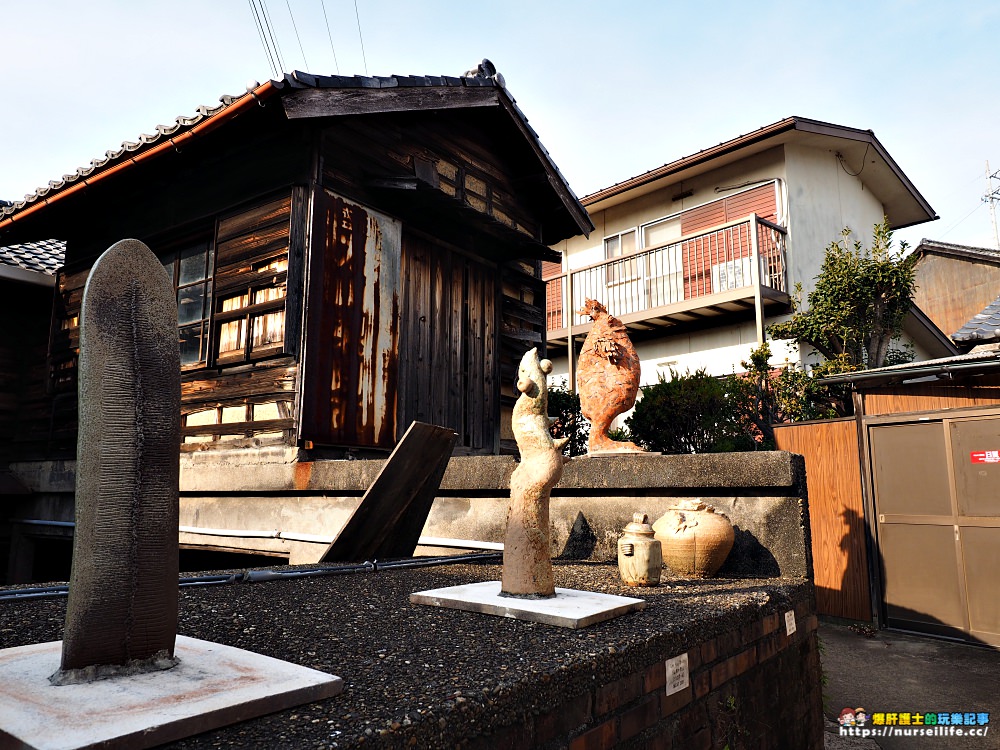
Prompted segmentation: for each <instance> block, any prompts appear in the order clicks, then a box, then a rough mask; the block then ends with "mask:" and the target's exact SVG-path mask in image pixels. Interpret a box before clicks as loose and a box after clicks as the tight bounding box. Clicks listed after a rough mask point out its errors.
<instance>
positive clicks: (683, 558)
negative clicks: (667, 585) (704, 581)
mask: <svg viewBox="0 0 1000 750" xmlns="http://www.w3.org/2000/svg"><path fill="white" fill-rule="evenodd" d="M653 532H654V533H655V535H656V538H657V539H659V540H660V542H661V543H662V545H663V561H664V562H665V563H666V564H667V567H669V568H670V570H671V571H673V572H674V573H675V574H676V575H679V576H688V577H691V578H710V577H712V576H714V575H715V573H716V571H718V569H719V568H721V567H722V564H723V563H724V562H725V561H726V558H727V557H728V556H729V551H730V550H731V549H732V548H733V541H734V540H735V539H736V533H735V531H734V530H733V524H732V523H731V522H730V521H729V517H728V516H727V515H726V514H725V513H720V512H719V511H717V510H716V509H715V508H714V507H712V506H711V505H706V504H705V503H703V502H701V500H681V501H680V502H678V503H677V504H676V505H674V506H673V507H672V508H670V509H669V510H668V511H667V512H666V513H664V514H663V516H662V517H661V518H659V519H657V521H656V523H654V524H653Z"/></svg>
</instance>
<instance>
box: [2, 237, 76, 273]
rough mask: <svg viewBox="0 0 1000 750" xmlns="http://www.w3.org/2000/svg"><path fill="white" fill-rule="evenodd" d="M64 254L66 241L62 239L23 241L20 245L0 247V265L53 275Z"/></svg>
mask: <svg viewBox="0 0 1000 750" xmlns="http://www.w3.org/2000/svg"><path fill="white" fill-rule="evenodd" d="M65 255H66V243H65V242H63V241H62V240H41V241H40V242H25V243H23V244H21V245H8V246H7V247H0V265H5V266H14V267H15V268H23V269H24V270H25V271H37V272H39V273H44V274H48V275H49V276H54V275H55V273H56V271H57V270H58V269H59V267H60V266H62V264H63V258H64V257H65Z"/></svg>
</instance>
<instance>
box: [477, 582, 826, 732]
mask: <svg viewBox="0 0 1000 750" xmlns="http://www.w3.org/2000/svg"><path fill="white" fill-rule="evenodd" d="M786 611H787V610H786ZM791 611H793V612H794V613H795V624H796V630H795V632H794V633H792V634H791V635H788V634H786V625H785V618H784V612H783V611H772V612H769V613H767V614H762V615H761V617H759V618H757V619H756V620H755V621H753V622H751V623H749V624H744V625H742V626H740V627H732V628H730V629H728V630H725V631H724V632H722V633H720V634H718V635H715V636H714V637H711V638H707V639H705V640H702V641H700V642H697V643H694V644H692V645H690V646H689V647H688V648H687V650H686V651H683V652H681V653H686V654H687V659H688V670H689V684H688V685H687V687H685V688H683V689H681V690H679V691H677V692H674V693H673V694H670V695H668V694H667V688H666V684H667V667H666V661H667V659H671V658H673V657H676V656H679V655H680V654H678V653H663V654H661V656H660V658H658V659H656V660H655V661H653V662H652V663H648V664H642V665H637V666H636V668H635V669H634V670H632V671H630V672H629V673H628V674H626V675H625V676H623V677H619V678H617V679H614V680H612V681H607V682H600V680H599V678H598V679H597V680H595V681H596V682H597V683H598V684H596V685H595V686H594V687H593V688H592V689H590V690H587V691H585V692H582V693H578V694H576V695H573V696H572V697H568V698H566V699H565V700H564V701H563V702H561V703H558V704H557V705H553V706H549V707H547V708H546V709H545V710H543V711H541V712H538V713H534V714H528V715H525V716H523V717H522V721H520V722H519V723H517V724H515V725H511V726H507V727H503V728H501V729H499V730H498V731H496V732H493V733H490V734H487V735H481V736H480V737H477V738H475V739H474V740H472V741H471V742H470V743H469V744H462V747H467V748H474V749H475V750H487V748H489V749H490V750H495V749H501V748H506V749H509V750H521V749H522V748H525V749H526V748H545V749H546V750H550V749H551V750H555V748H568V749H569V750H610V749H611V748H621V749H622V750H625V749H628V748H635V749H637V750H638V749H639V748H650V749H651V750H677V749H680V748H684V750H709V749H710V748H725V747H727V746H728V748H729V749H730V750H739V749H740V748H754V750H765V749H768V748H789V747H794V748H820V749H821V748H822V747H823V715H822V710H823V706H822V694H821V682H820V674H821V673H820V658H819V650H818V642H817V634H816V627H817V620H816V614H815V607H814V605H813V602H812V597H811V596H810V597H808V598H806V599H804V600H802V601H799V602H798V603H797V604H795V605H794V608H793V609H792V610H791Z"/></svg>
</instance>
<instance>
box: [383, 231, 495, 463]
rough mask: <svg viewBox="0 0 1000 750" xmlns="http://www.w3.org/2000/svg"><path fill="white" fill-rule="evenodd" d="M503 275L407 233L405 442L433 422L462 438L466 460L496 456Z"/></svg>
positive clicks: (402, 347)
mask: <svg viewBox="0 0 1000 750" xmlns="http://www.w3.org/2000/svg"><path fill="white" fill-rule="evenodd" d="M496 274H497V271H496V268H495V266H493V265H492V264H488V263H484V262H481V261H479V260H476V259H475V258H472V257H469V256H467V255H464V254H462V253H459V252H457V251H455V250H452V249H449V248H448V247H445V246H443V245H441V244H439V243H435V242H434V241H433V240H431V239H430V238H429V237H426V236H424V235H420V234H414V233H409V232H406V233H404V235H403V274H402V278H403V305H402V318H401V321H402V322H401V331H400V360H401V365H400V368H401V369H400V383H401V387H400V394H399V395H400V398H399V422H398V425H397V433H398V436H399V437H401V435H402V432H404V431H405V429H406V427H408V426H409V424H410V422H412V421H419V422H429V423H432V424H436V425H440V426H442V427H450V428H451V429H453V430H454V431H455V432H457V433H458V435H459V439H458V444H457V445H458V447H457V451H458V452H460V453H462V452H464V453H493V452H494V451H495V450H496V445H497V442H496V441H497V437H498V435H497V432H498V425H497V419H498V417H499V412H498V402H497V395H498V394H497V386H496V361H495V358H494V357H495V355H494V352H495V345H494V337H495V336H496Z"/></svg>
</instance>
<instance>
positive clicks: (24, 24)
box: [0, 0, 1000, 246]
mask: <svg viewBox="0 0 1000 750" xmlns="http://www.w3.org/2000/svg"><path fill="white" fill-rule="evenodd" d="M289 7H290V8H291V11H292V14H293V16H294V19H295V25H296V27H297V29H298V32H299V36H300V38H301V44H302V48H303V50H304V53H305V54H304V58H303V52H302V51H300V49H299V43H298V41H297V40H296V36H295V33H294V30H293V28H292V24H291V21H290V14H289ZM268 8H269V13H270V17H271V20H272V22H273V24H274V27H275V31H276V34H277V37H278V42H279V45H280V49H281V53H282V56H283V58H284V63H285V65H284V67H285V69H287V70H291V69H300V70H310V71H311V72H316V73H334V72H338V68H339V72H340V73H341V74H348V75H350V74H355V73H359V74H364V73H365V72H366V64H367V72H368V73H370V74H372V75H390V74H436V75H440V74H449V75H458V74H461V73H462V72H463V71H465V70H467V69H468V68H470V67H473V66H474V65H475V64H476V63H477V62H478V61H479V60H480V59H481V58H483V57H488V58H490V59H491V60H492V61H493V62H494V63H495V64H496V66H497V68H498V69H499V70H500V72H501V73H503V75H504V77H505V79H506V81H507V85H508V88H509V90H510V91H511V93H512V94H513V95H514V96H515V98H516V99H517V100H518V104H519V105H520V106H521V108H522V109H523V110H524V112H525V113H526V114H527V116H528V118H529V119H530V120H531V123H532V125H533V126H534V127H535V129H536V130H537V131H538V132H539V134H540V136H541V139H542V142H543V143H544V144H545V146H546V147H547V148H548V149H549V151H550V152H551V154H552V156H553V158H554V159H555V161H556V163H557V164H558V165H559V167H560V169H561V170H562V172H563V174H564V175H565V176H566V177H567V179H568V180H569V183H570V185H571V186H572V187H573V189H574V190H575V191H576V193H577V194H578V195H581V196H582V195H585V194H587V193H591V192H593V191H595V190H598V189H600V188H602V187H606V186H608V185H610V184H613V183H615V182H619V181H620V180H623V179H626V178H628V177H631V176H633V175H635V174H638V173H640V172H644V171H646V170H648V169H652V168H654V167H657V166H659V165H661V164H664V163H666V162H669V161H673V160H674V159H677V158H680V157H682V156H686V155H688V154H691V153H694V152H696V151H698V150H700V149H703V148H707V147H709V146H713V145H715V144H717V143H720V142H722V141H725V140H729V139H730V138H733V137H735V136H737V135H741V134H743V133H747V132H750V131H752V130H755V129H757V128H759V127H761V126H763V125H766V124H769V123H772V122H776V121H778V120H780V119H782V118H784V117H787V116H789V115H801V116H803V117H809V118H814V119H819V120H826V121H829V122H833V123H837V124H839V125H847V126H851V127H858V128H870V129H872V130H873V131H874V132H875V134H876V136H877V137H878V138H879V140H880V141H881V142H882V144H883V145H884V146H885V147H886V148H887V149H888V151H889V153H890V154H891V155H892V156H893V157H894V158H895V159H896V161H897V162H898V163H899V165H900V166H901V167H902V169H903V171H904V172H906V174H907V175H908V176H909V177H910V179H911V180H912V181H913V182H914V184H915V185H916V186H917V188H918V189H919V190H920V191H921V192H922V193H923V195H924V196H925V197H926V198H927V200H928V201H929V202H930V204H931V205H932V206H933V207H934V209H935V210H936V211H937V213H938V214H939V215H940V216H941V219H940V220H938V221H936V222H933V223H930V224H924V225H921V226H918V227H914V228H911V229H907V230H903V231H900V232H898V233H897V238H898V239H905V240H907V241H909V242H910V243H911V244H916V243H917V242H919V240H920V238H921V237H928V238H932V239H938V240H943V241H946V242H955V243H960V244H970V245H982V246H992V245H993V244H994V240H993V229H992V225H991V222H990V214H989V211H988V209H987V206H986V204H985V203H983V202H982V200H981V197H982V195H983V193H984V192H985V190H986V180H985V164H986V161H987V160H989V161H990V163H991V166H992V168H993V169H994V170H998V169H1000V138H998V135H997V133H998V123H1000V99H998V97H997V86H996V77H997V72H996V71H997V65H996V61H997V40H998V39H1000V3H996V2H969V1H963V0H952V2H949V3H942V2H940V0H936V1H934V2H924V1H912V2H908V1H903V0H888V1H884V2H879V1H878V0H872V1H871V2H826V3H818V2H809V1H808V0H805V1H803V0H799V1H798V2H769V1H768V0H763V2H759V3H755V4H747V3H741V2H697V3H692V2H674V1H673V0H670V1H666V0H664V1H661V2H617V3H609V2H559V1H554V0H553V1H550V2H541V1H540V0H535V1H534V2H520V1H518V2H498V3H458V2H443V1H437V2H413V1H411V2H400V1H399V0H357V9H358V15H359V16H360V21H361V31H362V34H363V39H364V56H362V46H361V42H360V40H359V35H358V24H357V21H356V18H355V4H354V1H353V0H325V9H326V13H327V17H328V18H329V20H330V36H332V38H333V49H334V50H336V64H335V62H334V56H333V52H331V45H330V39H329V37H328V33H327V27H326V23H325V22H324V16H323V9H324V4H323V2H321V0H268ZM307 63H308V64H307ZM0 70H2V72H3V74H4V82H5V85H4V88H3V95H2V97H0V197H2V198H6V199H8V200H13V199H18V198H21V197H22V196H23V195H24V194H25V193H28V192H32V191H33V190H34V189H35V188H36V187H38V186H40V185H43V184H45V183H47V182H48V181H49V180H50V179H56V178H58V177H60V176H61V175H62V174H64V173H66V172H71V171H73V170H75V169H76V168H77V167H79V166H83V165H85V164H86V163H88V162H89V161H90V159H92V158H94V157H96V156H98V155H100V154H103V153H104V152H105V151H106V150H109V149H112V148H117V147H118V145H119V144H120V143H121V142H122V141H123V140H134V139H135V137H136V136H137V135H138V134H139V133H142V132H151V131H152V130H153V128H154V127H155V126H156V125H157V124H158V123H169V122H172V121H173V119H174V118H175V117H176V116H178V115H182V114H183V115H187V114H191V113H193V112H194V110H195V108H196V107H197V106H198V105H199V104H203V103H215V102H216V101H217V100H218V97H219V96H220V95H221V94H224V93H231V94H238V93H241V92H242V91H243V90H245V87H246V84H247V82H248V81H250V80H261V81H263V80H265V79H267V78H269V77H272V71H271V68H270V65H269V63H268V59H267V57H266V55H265V52H264V48H263V46H262V44H261V41H260V38H259V36H258V32H257V29H256V26H255V25H254V20H253V16H252V14H251V11H250V5H249V2H248V1H247V0H212V1H211V2H208V1H207V0H197V1H195V0H174V2H171V3H150V2H135V1H134V0H133V1H132V2H118V1H114V0H89V1H88V2H86V3H82V2H79V1H72V2H71V1H70V0H47V1H46V2H33V3H27V2H13V1H12V0H8V2H5V3H3V4H2V5H0ZM997 186H998V187H1000V182H998V183H997ZM831 239H835V238H831Z"/></svg>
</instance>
